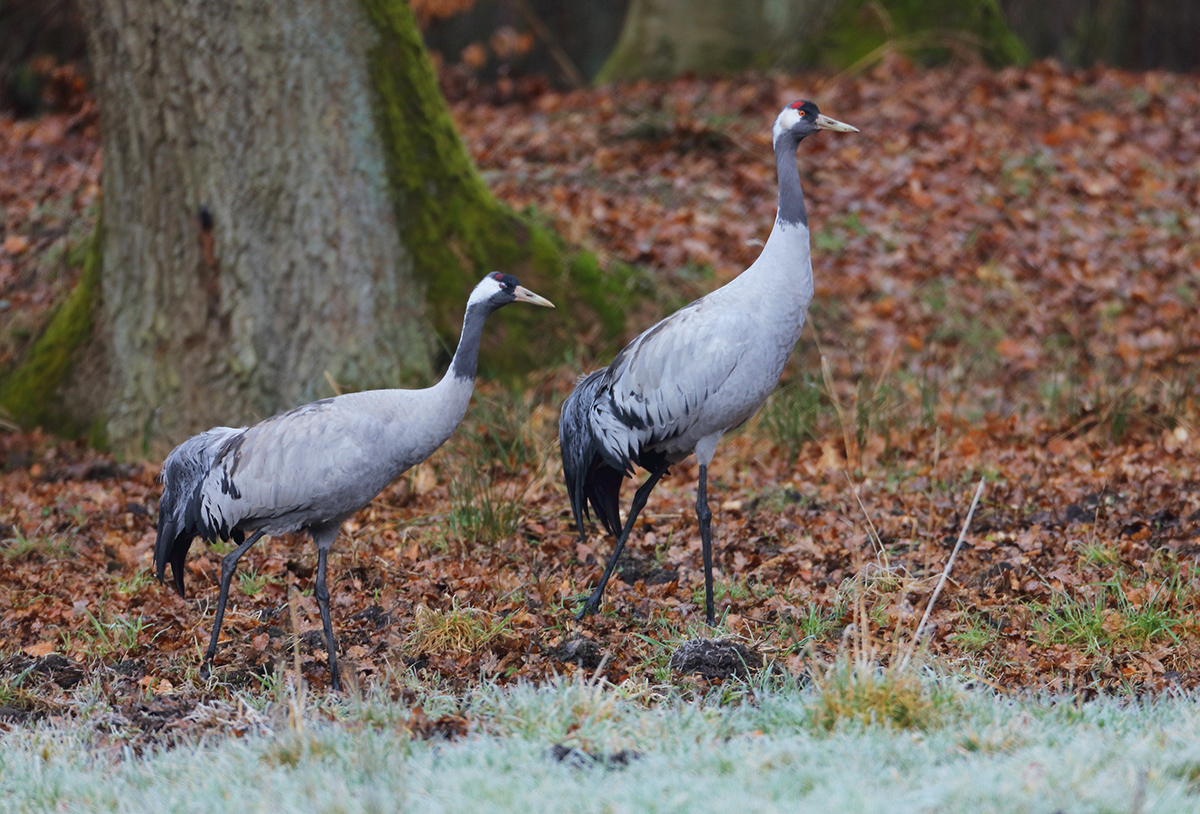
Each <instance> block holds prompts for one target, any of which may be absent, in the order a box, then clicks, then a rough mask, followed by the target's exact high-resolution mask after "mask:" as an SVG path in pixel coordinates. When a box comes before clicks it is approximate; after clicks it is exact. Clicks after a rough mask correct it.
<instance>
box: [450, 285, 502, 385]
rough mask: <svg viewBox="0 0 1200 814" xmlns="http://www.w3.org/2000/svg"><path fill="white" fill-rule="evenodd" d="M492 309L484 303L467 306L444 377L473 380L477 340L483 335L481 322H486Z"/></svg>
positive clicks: (477, 362) (477, 348) (476, 357)
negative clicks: (456, 346)
mask: <svg viewBox="0 0 1200 814" xmlns="http://www.w3.org/2000/svg"><path fill="white" fill-rule="evenodd" d="M494 310H496V309H495V308H494V307H493V306H489V305H487V304H486V303H478V304H475V305H469V306H467V313H466V314H465V315H464V316H463V326H462V336H460V337H459V338H458V348H457V349H456V350H455V351H454V359H452V360H451V362H450V369H449V370H448V371H447V372H446V378H450V377H454V378H455V379H465V380H467V381H472V382H473V381H475V369H476V368H477V367H478V366H479V342H480V338H481V337H482V336H483V323H485V322H487V318H488V316H489V315H490V314H491V313H492V311H494Z"/></svg>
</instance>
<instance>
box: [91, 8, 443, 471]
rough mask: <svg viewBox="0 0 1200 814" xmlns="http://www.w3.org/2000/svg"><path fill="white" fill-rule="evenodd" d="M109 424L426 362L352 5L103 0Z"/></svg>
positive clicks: (318, 387) (162, 435)
mask: <svg viewBox="0 0 1200 814" xmlns="http://www.w3.org/2000/svg"><path fill="white" fill-rule="evenodd" d="M85 5H86V8H85V15H86V20H87V27H88V34H89V39H88V42H89V48H90V56H91V60H92V66H93V72H94V75H95V77H96V80H95V90H96V96H97V100H98V103H99V108H100V111H101V121H102V132H103V142H104V177H103V186H104V211H105V226H106V241H105V247H104V254H103V275H102V297H103V302H104V306H105V311H104V323H105V325H106V328H107V331H108V334H109V336H110V338H111V343H110V346H109V363H110V368H111V371H112V373H111V377H112V379H111V382H110V385H111V393H110V398H109V404H110V409H109V411H108V433H109V438H110V440H111V442H112V443H113V444H114V446H115V447H116V448H117V449H119V450H120V449H125V450H128V449H129V448H130V447H131V446H133V447H134V448H136V447H137V446H138V445H141V444H142V443H143V442H144V441H145V440H147V439H148V438H149V437H151V436H152V437H153V440H154V441H155V442H158V443H156V444H155V446H166V445H170V444H174V443H177V442H178V441H180V440H182V439H183V438H185V437H186V436H187V435H189V434H190V433H192V432H194V431H196V430H197V429H200V428H204V427H207V426H211V425H214V424H220V423H228V422H236V421H252V420H254V419H257V418H262V417H265V416H267V415H270V414H271V413H272V412H274V411H275V410H276V409H278V408H280V407H281V406H284V405H289V404H296V403H300V402H303V401H306V400H310V399H313V398H317V397H320V396H324V395H329V394H330V385H329V382H328V380H327V378H326V374H328V376H329V377H331V378H332V379H333V380H334V381H336V382H338V383H341V384H345V385H349V386H352V387H382V386H394V385H395V384H396V383H397V382H398V381H399V380H400V378H401V374H402V371H417V372H418V373H424V372H427V371H428V370H429V361H430V345H429V341H428V339H426V338H425V336H424V334H423V332H422V331H421V330H420V328H421V325H422V321H421V313H422V289H421V286H419V285H418V284H416V283H415V282H414V276H413V268H412V266H413V261H412V258H411V257H410V256H409V255H408V253H407V252H406V251H405V248H404V247H403V246H402V245H401V242H400V238H399V233H398V231H397V227H396V223H395V218H394V215H393V207H392V200H391V198H390V196H389V192H388V186H387V172H386V165H385V160H384V153H383V149H382V146H381V143H380V140H379V139H378V137H377V136H376V134H375V123H374V118H373V98H372V89H371V85H370V77H369V73H368V65H367V50H368V49H369V48H370V47H371V46H372V45H373V44H374V43H375V42H376V41H377V40H378V36H377V34H376V33H375V32H374V31H373V30H372V28H371V26H370V25H369V23H368V21H367V19H366V15H365V14H364V13H363V10H362V9H361V7H360V6H358V4H356V3H336V2H328V1H327V0H295V2H289V3H283V4H277V3H270V2H255V0H246V1H244V2H236V1H231V0H194V1H193V2H172V3H158V2H155V0H92V2H90V3H87V4H85Z"/></svg>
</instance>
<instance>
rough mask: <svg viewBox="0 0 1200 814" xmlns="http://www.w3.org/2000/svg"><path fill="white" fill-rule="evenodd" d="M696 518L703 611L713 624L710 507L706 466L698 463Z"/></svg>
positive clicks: (710, 624)
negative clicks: (702, 562)
mask: <svg viewBox="0 0 1200 814" xmlns="http://www.w3.org/2000/svg"><path fill="white" fill-rule="evenodd" d="M696 519H697V520H699V521H700V550H701V551H702V552H703V554H704V613H705V618H706V619H707V621H708V626H709V627H712V626H713V619H714V614H713V575H712V509H710V508H708V467H707V466H705V465H704V464H700V482H699V484H697V486H696Z"/></svg>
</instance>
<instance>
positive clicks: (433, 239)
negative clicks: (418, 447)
mask: <svg viewBox="0 0 1200 814" xmlns="http://www.w3.org/2000/svg"><path fill="white" fill-rule="evenodd" d="M363 4H364V6H365V8H366V10H367V14H368V17H369V19H370V21H371V23H372V25H373V26H374V28H375V29H376V31H377V32H378V35H379V42H378V43H377V44H376V46H375V48H374V49H373V50H372V52H371V53H370V55H369V60H370V72H371V77H372V82H373V84H374V86H375V90H376V102H375V104H376V120H377V123H378V126H379V130H380V135H381V137H382V139H383V143H384V150H385V154H386V156H387V163H388V183H389V186H390V188H391V193H392V196H393V200H394V204H395V213H396V220H397V223H398V225H399V229H400V233H401V242H402V243H403V244H404V245H405V247H406V248H407V249H408V250H409V252H411V255H412V258H413V261H414V266H415V271H416V274H417V275H418V278H419V279H420V280H421V281H422V282H423V284H424V285H425V286H426V291H427V302H428V304H429V308H430V313H431V315H432V318H433V322H434V327H435V328H436V329H437V330H438V332H439V333H440V334H441V335H442V336H443V337H444V338H445V339H446V340H447V341H448V342H450V343H452V342H453V340H454V338H455V337H456V335H457V330H458V325H459V322H460V320H461V318H462V309H463V303H464V302H465V300H466V297H467V294H468V293H469V292H470V290H471V288H472V287H473V286H474V285H475V283H477V282H478V281H479V279H480V277H482V276H483V275H484V273H486V272H487V271H490V270H493V269H498V270H502V271H507V272H510V273H512V274H515V275H516V276H517V277H518V278H520V279H521V282H522V284H524V285H525V286H527V287H528V288H530V289H532V290H534V291H536V292H538V293H539V294H541V295H543V296H545V297H548V298H549V299H551V300H553V301H554V303H555V304H556V305H557V306H558V309H559V310H558V312H557V313H556V314H555V315H554V316H553V317H549V319H550V320H552V324H551V326H550V328H549V329H548V327H547V320H548V316H547V314H546V313H545V312H537V309H516V308H513V309H506V311H505V313H504V316H503V318H502V321H503V322H504V323H505V324H506V326H507V329H508V331H507V332H508V337H507V342H506V346H505V349H504V352H503V353H502V354H497V353H490V354H489V353H486V352H485V356H484V359H485V361H486V362H488V363H489V364H490V366H493V367H497V368H500V369H503V370H508V371H519V370H525V369H529V368H531V367H533V366H535V365H538V364H541V363H544V362H546V361H550V360H553V359H557V358H559V357H560V356H561V354H562V350H563V345H564V341H565V339H566V338H567V337H569V336H571V335H573V334H575V333H577V332H580V331H583V330H586V328H587V327H588V325H589V324H594V323H595V322H599V323H600V324H601V325H602V326H603V329H604V332H605V334H606V335H608V336H610V337H615V336H616V335H617V334H619V333H620V332H621V331H622V329H623V328H624V322H625V320H624V313H625V310H626V306H627V305H628V304H629V302H630V301H631V299H632V298H633V297H634V296H636V295H637V293H638V291H639V287H638V286H636V285H634V280H635V276H636V275H635V272H634V270H633V269H631V268H630V267H628V266H624V265H615V266H614V267H611V268H609V269H606V270H604V271H601V270H600V268H599V265H598V264H597V262H596V258H595V257H594V256H592V255H589V254H586V253H584V254H579V255H576V256H574V257H570V256H569V255H568V252H567V251H566V250H565V249H564V247H563V245H562V243H561V241H560V240H559V238H558V237H557V236H556V235H554V234H553V233H552V232H551V231H550V230H548V229H546V228H545V227H542V226H540V225H538V224H536V223H534V222H533V221H532V220H531V219H529V218H527V217H524V216H522V215H519V214H518V213H516V212H514V211H513V210H512V209H510V208H509V207H507V206H505V205H504V204H502V203H500V202H499V201H497V200H496V198H495V197H494V196H493V195H492V194H491V191H490V190H488V188H487V185H486V184H485V183H484V182H483V179H482V178H481V177H480V175H479V173H478V172H477V171H476V169H475V166H474V164H473V163H472V162H471V158H470V156H469V154H468V153H467V151H466V148H465V147H464V146H463V144H462V141H461V140H460V139H459V136H458V133H457V132H456V131H455V129H454V123H453V121H452V119H451V116H450V111H449V109H448V108H447V106H446V103H445V100H444V99H443V98H442V96H441V92H440V91H439V89H438V86H437V78H436V75H435V73H434V69H433V65H432V63H431V62H430V60H429V55H428V52H427V51H426V49H425V45H424V43H423V42H422V40H421V35H420V32H419V31H418V29H417V25H416V20H415V19H414V18H413V15H412V11H411V10H410V9H409V7H408V4H407V3H406V2H404V0H363Z"/></svg>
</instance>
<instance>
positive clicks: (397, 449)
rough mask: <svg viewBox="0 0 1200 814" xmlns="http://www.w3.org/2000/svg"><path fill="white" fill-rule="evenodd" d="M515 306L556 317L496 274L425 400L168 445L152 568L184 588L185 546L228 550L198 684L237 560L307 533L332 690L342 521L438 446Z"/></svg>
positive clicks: (308, 413)
mask: <svg viewBox="0 0 1200 814" xmlns="http://www.w3.org/2000/svg"><path fill="white" fill-rule="evenodd" d="M513 302H526V303H531V304H533V305H542V306H546V307H549V308H553V307H554V306H553V304H552V303H551V302H550V301H549V300H547V299H545V298H543V297H539V296H538V295H537V294H534V293H533V292H532V291H530V290H529V289H527V288H524V287H523V286H521V285H519V284H518V282H517V279H516V278H515V277H513V276H512V275H511V274H501V273H499V272H493V273H491V274H488V275H487V276H486V277H484V278H483V280H482V281H480V282H479V284H478V285H476V286H475V289H474V290H473V291H472V292H471V296H470V298H469V299H468V301H467V310H466V314H465V315H464V317H463V326H462V334H461V336H460V337H459V341H458V348H457V349H456V350H455V352H454V358H453V359H452V360H451V362H450V368H449V370H447V371H446V374H445V376H443V377H442V379H441V381H439V382H438V383H437V384H435V385H433V386H432V387H427V388H425V389H422V390H367V391H363V392H359V393H347V394H345V395H341V396H337V397H335V398H328V399H321V400H320V401H314V402H312V403H310V404H305V405H303V406H301V407H296V408H295V409H293V410H289V411H287V412H284V413H280V414H279V415H276V416H273V417H271V418H268V419H266V420H265V421H262V422H260V423H258V424H255V425H254V426H253V427H215V428H213V429H211V430H209V431H207V432H204V433H201V434H200V435H195V436H193V437H191V438H189V439H188V440H186V441H184V442H183V443H182V444H180V445H179V446H177V447H176V448H175V449H174V450H173V451H172V452H171V454H170V455H168V456H167V459H166V460H165V461H164V462H163V466H162V473H161V475H160V476H159V477H160V479H161V480H162V483H163V494H162V500H161V501H160V503H159V510H158V537H157V539H156V541H155V543H154V566H155V568H156V569H157V570H156V573H157V576H158V579H159V581H160V582H161V581H163V578H164V575H165V572H166V567H167V563H170V564H171V571H172V575H173V577H174V580H175V590H176V591H178V592H179V595H180V596H183V595H184V589H183V564H184V560H185V558H186V557H187V553H188V549H189V548H190V547H191V545H192V540H193V539H194V538H195V537H197V536H200V537H202V538H203V539H205V540H207V541H208V542H210V543H211V542H215V541H216V540H217V539H218V538H219V539H222V540H233V541H234V542H235V543H236V544H237V548H235V549H234V550H233V551H231V552H229V553H228V554H226V555H225V557H224V558H223V559H222V561H221V577H220V591H219V593H218V596H217V615H216V619H215V620H214V621H213V629H212V638H211V639H209V643H208V651H207V652H206V653H205V656H204V663H203V665H202V668H201V674H202V675H204V676H207V675H208V673H209V670H210V667H211V665H212V661H213V658H214V657H215V656H216V653H217V640H218V639H219V638H220V635H221V622H222V620H223V619H224V616H225V603H226V601H227V600H228V598H229V583H230V580H232V578H233V574H234V570H235V569H236V568H237V563H238V560H240V559H241V557H242V555H243V554H245V553H246V551H247V550H248V549H249V548H250V546H252V545H254V543H255V542H257V541H258V539H259V538H260V537H262V536H263V535H264V534H271V535H275V534H288V533H290V532H295V531H307V532H308V534H309V535H310V536H311V537H312V540H313V542H314V543H315V544H316V546H317V581H316V590H315V591H314V596H315V597H316V600H317V607H318V608H319V609H320V611H321V624H322V626H323V628H324V633H325V647H326V649H327V651H328V653H329V674H330V679H331V684H332V686H333V688H334V689H335V690H340V689H341V680H340V678H339V676H338V667H337V654H336V651H337V647H336V644H335V642H334V638H333V626H332V624H331V623H330V619H329V590H328V588H327V587H326V585H325V570H326V559H327V556H328V554H329V549H330V546H332V545H333V541H334V539H335V538H336V537H337V534H338V530H339V529H340V528H341V525H342V522H343V521H344V520H346V519H347V518H348V517H350V516H351V515H353V514H354V513H355V512H357V511H358V510H359V509H361V508H363V507H364V506H366V505H367V504H368V503H370V502H371V500H372V499H373V498H374V497H375V496H376V495H377V494H379V493H380V492H381V491H383V488H384V487H385V486H387V485H388V484H389V483H391V482H392V481H393V480H395V479H396V478H397V477H399V476H400V474H401V473H403V472H404V471H405V470H406V469H408V468H409V467H412V466H414V465H416V464H418V463H420V462H421V461H423V460H425V459H426V458H428V457H429V456H430V455H432V454H433V452H434V451H435V450H436V449H437V448H438V447H440V446H441V445H442V444H443V443H445V441H446V439H448V438H449V437H450V435H451V434H452V433H453V432H454V430H455V428H456V427H457V426H458V424H459V422H460V421H462V418H463V416H464V415H465V414H466V411H467V405H468V404H469V403H470V401H471V392H472V391H473V390H474V388H475V370H476V366H477V363H478V361H479V343H480V339H481V337H482V335H483V324H484V322H485V321H486V320H487V318H488V316H489V315H490V314H491V313H492V312H493V311H495V310H496V309H498V308H500V307H502V306H505V305H508V304H509V303H513Z"/></svg>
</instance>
